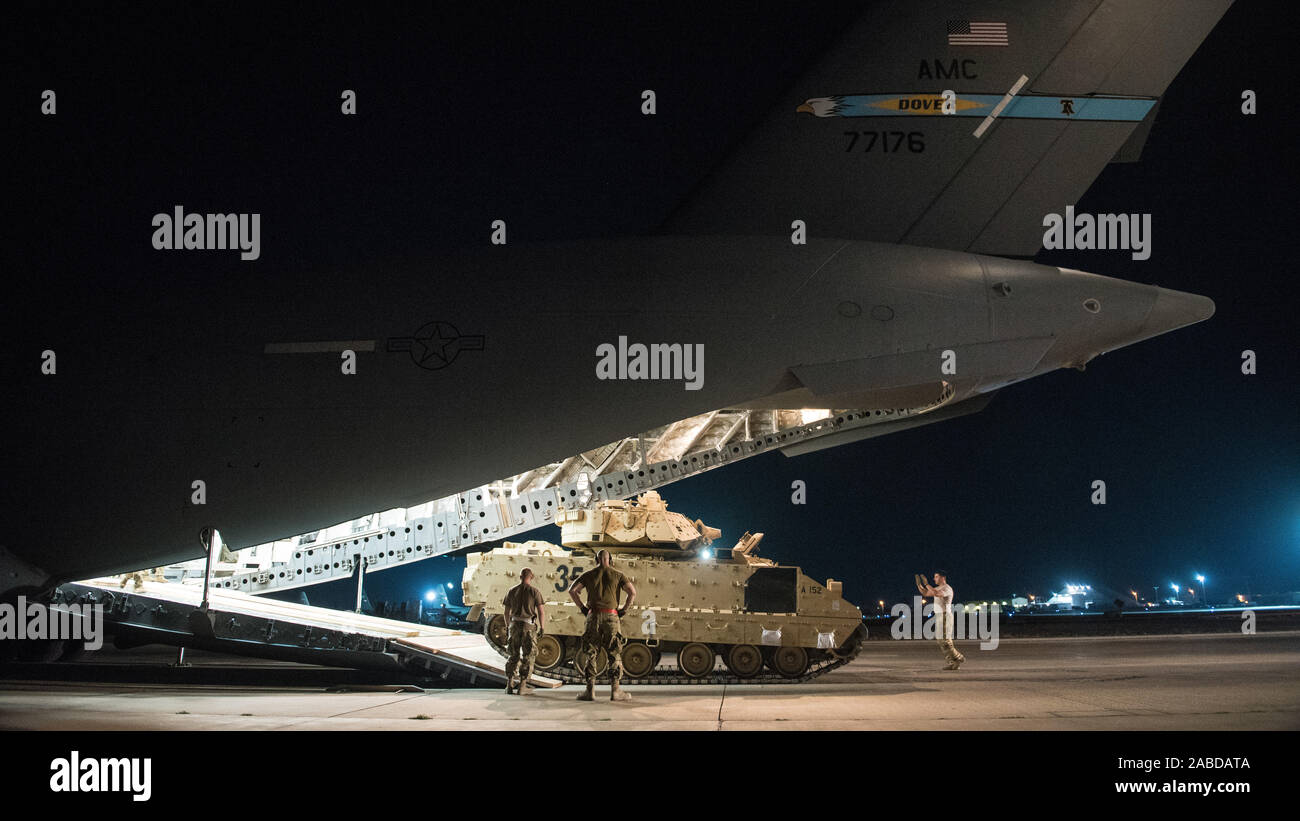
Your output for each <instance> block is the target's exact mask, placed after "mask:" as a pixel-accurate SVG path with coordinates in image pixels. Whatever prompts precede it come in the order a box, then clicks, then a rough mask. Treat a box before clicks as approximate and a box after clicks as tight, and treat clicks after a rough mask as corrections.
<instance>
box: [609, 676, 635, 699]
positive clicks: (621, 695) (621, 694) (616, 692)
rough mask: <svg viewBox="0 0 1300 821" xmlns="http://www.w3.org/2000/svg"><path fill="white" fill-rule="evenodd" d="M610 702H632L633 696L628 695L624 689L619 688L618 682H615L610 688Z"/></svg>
mask: <svg viewBox="0 0 1300 821" xmlns="http://www.w3.org/2000/svg"><path fill="white" fill-rule="evenodd" d="M609 700H610V701H631V700H632V695H631V694H630V693H628V692H627V691H626V690H624V689H623V688H622V687H620V686H618V682H617V681H616V682H614V685H613V686H612V687H610V688H609Z"/></svg>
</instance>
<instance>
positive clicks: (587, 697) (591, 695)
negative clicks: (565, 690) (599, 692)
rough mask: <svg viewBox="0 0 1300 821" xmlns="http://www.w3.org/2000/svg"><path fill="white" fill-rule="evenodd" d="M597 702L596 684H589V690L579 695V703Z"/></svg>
mask: <svg viewBox="0 0 1300 821" xmlns="http://www.w3.org/2000/svg"><path fill="white" fill-rule="evenodd" d="M595 700H596V685H595V684H588V685H587V689H586V690H583V691H582V692H581V693H579V694H578V701H595Z"/></svg>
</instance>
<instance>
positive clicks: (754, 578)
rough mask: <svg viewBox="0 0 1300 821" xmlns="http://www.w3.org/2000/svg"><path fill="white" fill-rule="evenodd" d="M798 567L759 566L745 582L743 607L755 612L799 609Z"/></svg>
mask: <svg viewBox="0 0 1300 821" xmlns="http://www.w3.org/2000/svg"><path fill="white" fill-rule="evenodd" d="M798 587H799V568H797V567H760V568H757V569H756V570H754V573H753V575H751V576H750V577H749V581H748V582H746V583H745V609H746V610H749V611H751V612H757V613H794V612H795V611H797V610H798V609H799V590H798Z"/></svg>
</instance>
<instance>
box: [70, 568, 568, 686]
mask: <svg viewBox="0 0 1300 821" xmlns="http://www.w3.org/2000/svg"><path fill="white" fill-rule="evenodd" d="M202 596H203V593H202V589H201V588H197V587H194V586H190V585H181V584H168V583H160V582H148V581H146V582H143V583H142V584H141V585H139V586H136V585H135V584H130V585H127V586H126V587H123V586H122V585H121V584H120V583H119V582H115V581H114V582H109V581H101V580H93V581H85V582H73V583H68V584H63V585H60V586H59V587H58V588H57V589H56V590H55V591H54V594H53V599H52V601H51V603H52V604H56V605H57V604H91V605H94V604H98V605H102V606H103V608H104V626H105V629H106V631H107V632H109V633H111V634H112V635H113V636H114V639H115V641H117V642H118V643H119V644H121V645H123V646H128V647H129V646H132V645H135V646H138V645H144V644H168V645H173V646H180V647H190V648H197V649H202V650H211V651H214V652H219V653H231V654H235V655H246V656H255V657H258V658H269V659H276V660H279V661H294V662H299V663H303V664H319V665H324V666H328V667H346V668H352V669H361V670H375V671H381V672H392V673H395V674H404V675H407V676H409V675H411V674H412V673H414V674H416V675H419V676H421V677H422V678H431V679H440V680H444V681H448V682H455V683H457V684H468V685H471V686H473V685H484V684H492V685H496V686H500V685H503V684H504V683H505V680H506V679H505V667H504V664H503V660H502V659H501V657H500V656H499V655H498V654H497V652H496V651H495V650H493V649H492V648H491V647H490V646H489V645H488V643H487V641H486V639H484V638H483V636H481V635H479V634H477V633H468V632H463V631H459V630H445V629H441V628H437V627H426V626H424V625H419V624H412V623H409V622H402V621H391V620H389V619H380V618H375V617H373V616H364V615H360V614H356V613H348V612H344V611H339V610H329V609H326V608H323V607H312V606H310V605H305V604H295V603H292V602H282V601H277V600H275V599H268V598H265V597H259V596H250V595H248V594H245V593H239V592H236V591H224V590H215V589H214V590H211V591H210V593H209V597H208V604H209V606H208V609H207V611H203V610H201V609H200V605H201V604H202ZM530 683H531V684H532V685H533V686H534V687H545V688H550V687H559V686H560V684H561V682H559V681H556V680H554V679H549V678H545V677H542V676H534V677H533V678H532V679H531V680H530Z"/></svg>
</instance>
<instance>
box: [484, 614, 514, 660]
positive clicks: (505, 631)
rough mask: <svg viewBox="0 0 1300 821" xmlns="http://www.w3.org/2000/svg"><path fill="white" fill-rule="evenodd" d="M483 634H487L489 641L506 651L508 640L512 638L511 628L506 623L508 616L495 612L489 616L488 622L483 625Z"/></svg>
mask: <svg viewBox="0 0 1300 821" xmlns="http://www.w3.org/2000/svg"><path fill="white" fill-rule="evenodd" d="M483 635H485V636H487V640H488V642H489V643H490V644H491V645H492V646H493V647H495V648H496V649H498V650H500V651H501V652H502V653H504V652H505V651H506V642H507V640H508V639H509V638H510V628H509V627H508V626H507V625H506V617H505V616H503V615H502V614H500V613H494V614H492V615H490V616H488V617H487V622H486V623H485V624H484V625H483Z"/></svg>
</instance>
